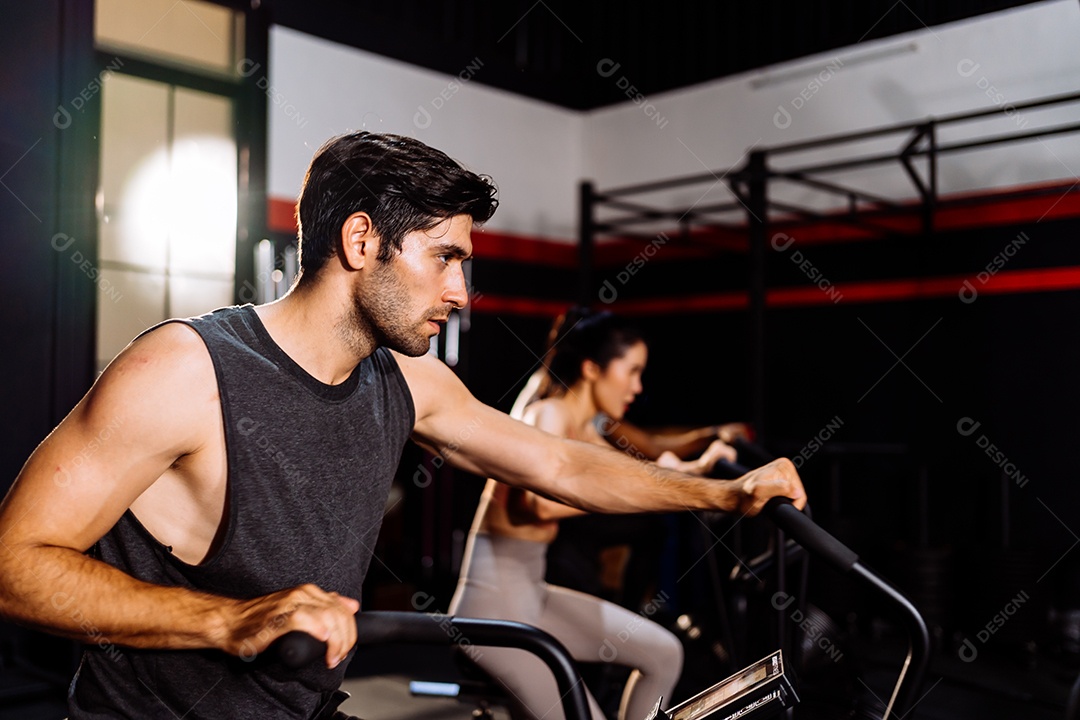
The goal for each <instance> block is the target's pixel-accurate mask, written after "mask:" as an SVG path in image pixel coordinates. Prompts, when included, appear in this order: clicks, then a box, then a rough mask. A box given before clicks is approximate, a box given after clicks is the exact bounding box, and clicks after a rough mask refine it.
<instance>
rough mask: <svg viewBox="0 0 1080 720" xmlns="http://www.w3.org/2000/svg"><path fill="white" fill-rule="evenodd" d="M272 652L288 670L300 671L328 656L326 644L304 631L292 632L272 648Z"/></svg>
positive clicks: (280, 638) (282, 637) (286, 634)
mask: <svg viewBox="0 0 1080 720" xmlns="http://www.w3.org/2000/svg"><path fill="white" fill-rule="evenodd" d="M270 650H271V652H273V653H274V654H276V656H277V659H278V660H279V661H280V662H281V664H282V665H284V666H285V667H287V668H291V669H293V670H299V669H300V668H303V667H306V666H307V665H310V664H311V663H313V662H315V661H316V660H317V659H319V658H321V657H323V656H325V655H326V643H324V642H323V641H322V640H318V639H316V638H315V637H314V636H312V635H308V634H307V633H306V632H304V631H303V630H291V631H289V632H287V633H285V634H284V635H282V636H281V637H279V638H278V639H277V640H275V641H274V643H273V645H271V646H270Z"/></svg>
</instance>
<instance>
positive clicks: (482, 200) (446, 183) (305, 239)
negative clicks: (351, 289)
mask: <svg viewBox="0 0 1080 720" xmlns="http://www.w3.org/2000/svg"><path fill="white" fill-rule="evenodd" d="M495 193H496V188H495V185H494V183H493V182H492V181H491V178H489V177H486V176H482V175H477V174H476V173H473V172H470V171H468V170H466V169H464V168H463V167H461V165H459V164H458V163H457V162H455V161H454V160H452V159H451V158H450V157H448V156H447V155H446V154H445V153H443V152H442V151H440V150H436V149H435V148H432V147H429V146H427V145H425V144H424V143H422V142H420V141H419V140H414V139H413V138H409V137H404V136H402V135H390V134H385V133H383V134H380V133H371V132H366V131H364V132H357V133H350V134H348V135H340V136H338V137H335V138H332V139H330V140H329V141H327V142H326V144H324V145H323V146H322V147H321V148H320V149H319V151H318V152H317V153H315V157H314V158H313V159H312V161H311V165H310V166H309V167H308V171H307V175H305V177H304V186H303V189H302V190H301V191H300V199H299V200H298V202H297V219H298V221H299V222H298V225H299V227H300V268H301V271H302V274H303V275H313V274H314V273H315V272H316V271H318V270H319V268H321V267H322V266H323V265H324V264H325V263H326V261H327V260H329V259H330V258H332V257H334V255H335V254H336V253H337V250H338V246H339V244H340V233H341V226H342V225H343V224H344V223H345V220H346V219H347V218H348V217H349V216H350V215H352V214H353V213H356V212H360V211H363V212H366V213H367V214H368V215H370V216H371V222H372V225H373V227H374V229H375V232H377V233H378V234H379V238H380V240H381V242H380V244H379V255H378V259H379V260H380V261H383V262H386V261H388V260H390V259H391V258H392V257H393V256H394V255H395V254H396V253H399V252H401V242H402V240H403V239H404V237H405V235H407V234H408V233H410V232H413V231H416V230H428V229H430V228H433V227H435V226H436V225H438V224H439V223H440V222H442V221H443V220H445V219H446V218H448V217H451V216H453V215H470V216H472V219H473V221H474V222H476V223H482V222H484V221H485V220H487V219H488V218H490V217H491V216H492V214H493V213H494V212H495V208H496V207H497V206H498V204H499V201H498V200H497V199H496V198H495Z"/></svg>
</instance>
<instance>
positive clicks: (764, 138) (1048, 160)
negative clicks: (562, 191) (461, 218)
mask: <svg viewBox="0 0 1080 720" xmlns="http://www.w3.org/2000/svg"><path fill="white" fill-rule="evenodd" d="M890 12H908V11H907V10H906V9H905V6H904V4H903V3H898V4H897V5H895V6H894V7H893V9H892V10H891V11H890ZM1078 48H1080V5H1078V4H1077V3H1076V0H1055V1H1052V2H1044V3H1037V4H1033V5H1027V6H1024V7H1022V8H1018V9H1014V10H1009V11H1004V12H1000V13H995V14H992V15H987V16H983V17H981V18H977V19H975V20H971V21H964V22H959V23H952V24H949V25H946V26H939V27H936V28H933V29H924V30H921V31H918V32H913V33H908V34H905V35H902V36H897V37H893V38H888V39H885V40H880V41H874V42H865V43H861V44H858V45H855V46H853V47H850V48H846V49H843V50H839V51H835V52H830V53H827V54H823V55H818V56H815V57H811V58H804V59H802V60H799V61H796V62H791V63H786V64H784V65H781V66H775V67H773V68H767V69H765V70H761V71H756V72H752V73H746V74H743V75H740V76H736V77H732V78H728V79H725V80H721V81H716V82H710V83H706V84H703V85H699V86H695V87H693V88H688V89H683V90H679V91H673V92H669V93H665V94H661V95H656V96H653V97H649V98H646V99H645V100H644V101H641V100H639V101H638V103H637V104H635V103H627V104H623V105H621V106H618V107H613V108H608V109H602V110H598V111H594V112H592V113H590V114H589V116H588V120H587V122H586V123H585V126H584V143H583V146H584V148H585V153H586V156H585V168H586V172H587V174H588V175H589V176H590V177H591V179H593V180H594V181H595V182H596V183H597V185H598V186H599V187H600V188H604V187H614V186H617V185H625V184H631V183H637V182H644V181H648V180H655V179H660V178H666V177H673V176H682V175H686V174H690V173H700V172H706V171H708V170H719V169H724V168H728V167H733V166H736V165H738V164H740V163H741V162H742V161H743V157H744V154H745V152H746V150H747V149H748V148H750V147H752V146H758V147H770V146H776V145H782V144H788V143H792V142H796V141H799V140H804V139H809V138H816V137H822V136H825V135H833V134H839V133H845V132H851V131H854V130H861V129H866V128H873V127H878V126H883V125H891V124H897V123H903V122H909V121H918V120H921V119H924V118H926V117H928V116H941V115H946V114H950V113H957V112H960V111H969V110H976V109H984V108H985V109H989V108H994V107H999V108H1002V109H1009V110H1011V105H1012V104H1016V103H1020V102H1022V101H1024V100H1028V99H1032V98H1038V97H1043V96H1048V95H1053V94H1060V93H1067V92H1076V91H1077V90H1078V89H1080V82H1078V80H1080V49H1078ZM611 60H612V61H614V62H617V61H618V58H611ZM599 70H602V71H603V72H604V74H607V73H610V71H611V67H610V63H609V64H606V65H604V66H603V67H600V68H599ZM609 79H610V81H611V82H612V83H613V84H619V86H620V87H626V86H627V85H629V84H632V83H633V80H634V78H632V77H625V76H624V75H623V74H622V73H621V72H619V71H616V72H614V73H613V74H611V75H610V78H609ZM1006 106H1008V107H1006ZM781 108H783V110H782V111H781ZM785 112H786V116H785V114H784V113H785ZM658 119H662V120H658ZM1078 119H1080V105H1072V106H1071V107H1070V108H1069V109H1068V110H1058V111H1055V112H1054V113H1049V112H1039V113H1036V112H1035V111H1024V112H1021V113H1019V114H1011V115H1010V116H1006V115H1005V113H1004V112H1002V113H999V114H997V115H996V119H995V121H994V122H984V123H982V124H980V125H977V126H976V125H969V126H967V127H964V128H963V129H962V130H961V131H960V132H961V133H963V135H964V136H970V135H972V134H975V133H994V134H998V133H1005V132H1011V131H1016V130H1017V129H1018V128H1019V127H1021V126H1023V127H1024V128H1025V129H1034V128H1036V127H1039V126H1041V125H1043V124H1047V123H1049V122H1051V121H1052V123H1053V124H1058V123H1061V122H1069V121H1071V122H1076V121H1077V120H1078ZM950 138H957V135H956V132H955V131H951V132H948V133H943V134H942V135H941V140H942V141H947V140H949V139H950ZM899 147H900V141H899V138H898V137H893V138H891V139H890V140H889V141H888V142H887V143H884V144H881V143H877V144H864V145H862V146H860V147H859V148H857V150H858V151H859V152H865V151H869V150H881V151H889V150H894V149H898V148H899ZM833 152H835V151H833ZM796 159H797V160H798V161H799V164H803V163H804V162H809V161H811V160H813V161H815V162H817V161H823V160H828V159H829V157H828V156H822V155H821V154H817V155H810V154H804V155H801V156H799V157H798V158H795V157H792V158H791V160H796ZM787 162H790V161H787ZM776 166H779V167H782V166H783V165H782V164H781V162H780V160H779V159H778V160H777V164H776ZM939 170H940V176H939V177H940V182H941V185H940V190H941V191H942V192H946V193H947V192H956V191H961V190H968V189H975V188H986V187H990V186H999V185H1012V184H1018V183H1024V182H1033V181H1042V180H1047V179H1051V178H1073V177H1076V176H1078V174H1080V138H1078V136H1077V135H1072V136H1065V138H1063V139H1057V140H1046V141H1042V142H1040V141H1035V142H1031V143H1024V144H1022V145H1015V146H1012V147H1009V148H1001V147H999V148H996V149H994V150H989V151H979V152H972V153H962V154H961V153H958V154H956V155H952V156H950V157H947V158H944V159H943V161H942V163H941V165H940V168H939ZM849 177H850V180H851V181H853V182H856V183H857V184H858V185H860V186H861V187H863V188H864V189H874V190H878V191H880V192H885V193H893V194H895V193H897V192H900V193H904V194H906V195H908V196H911V197H914V189H913V188H912V186H911V185H910V183H909V182H908V181H907V180H906V176H905V175H904V173H903V172H902V171H901V170H900V168H899V166H894V168H893V169H891V170H889V171H886V172H880V171H878V172H862V173H859V174H858V175H856V176H849ZM835 179H840V176H836V178H835ZM707 188H708V185H707V184H706V185H702V186H700V187H694V188H692V189H684V190H681V191H678V192H669V193H664V194H662V195H657V196H656V199H657V200H660V199H662V200H663V201H666V202H680V203H685V204H691V203H694V202H695V201H699V200H700V202H701V203H707V202H718V201H720V200H722V199H724V198H727V199H730V195H728V194H727V193H726V192H725V191H723V190H722V188H721V187H717V188H713V191H712V192H711V193H710V194H709V195H707V196H706V197H705V198H704V199H701V198H702V193H703V192H705V191H706V190H707ZM777 190H778V194H780V192H781V191H780V188H779V187H778V188H777ZM784 194H785V195H786V196H787V197H790V198H796V197H798V198H800V199H803V200H807V201H811V199H813V200H817V199H819V198H815V197H813V196H814V195H816V193H793V192H790V191H788V192H786V193H784Z"/></svg>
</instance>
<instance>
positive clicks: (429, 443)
mask: <svg viewBox="0 0 1080 720" xmlns="http://www.w3.org/2000/svg"><path fill="white" fill-rule="evenodd" d="M494 195H495V189H494V186H493V184H492V183H491V182H490V180H488V179H486V178H484V177H481V176H478V175H476V174H474V173H472V172H470V171H468V170H466V169H464V168H462V167H461V166H460V165H459V164H458V163H456V162H455V161H453V160H451V159H450V158H449V157H447V156H446V155H445V154H443V153H441V152H439V151H438V150H435V149H433V148H430V147H428V146H426V145H424V144H423V143H420V142H418V141H416V140H413V139H410V138H405V137H401V136H395V135H386V134H373V133H367V132H361V133H353V134H348V135H344V136H341V137H338V138H334V139H333V140H331V141H330V142H328V143H327V144H326V145H324V146H323V148H321V149H320V150H319V151H318V153H317V154H316V155H315V157H314V159H313V160H312V163H311V166H310V168H309V170H308V173H307V176H306V177H305V180H304V187H303V190H302V192H301V197H300V200H299V203H298V213H299V220H300V228H301V232H300V249H301V276H300V278H299V280H298V281H297V283H296V284H295V285H294V286H293V288H292V289H291V290H290V292H289V293H288V294H287V295H286V296H285V297H284V298H282V299H281V300H278V301H276V302H274V303H270V304H267V305H261V306H258V307H252V306H244V307H232V308H223V309H221V310H218V311H215V312H213V313H210V314H208V315H204V316H202V317H198V318H190V319H185V320H177V321H170V322H167V323H164V324H162V325H159V326H157V327H155V328H152V329H151V330H148V331H147V332H145V333H143V334H142V335H140V336H139V337H138V338H136V339H135V341H133V342H132V343H131V345H129V346H128V347H127V348H126V349H125V350H124V351H123V352H121V353H120V355H119V356H117V357H116V359H114V360H113V362H112V363H111V364H110V365H109V367H108V368H107V369H106V370H105V371H104V372H103V373H102V374H101V376H100V377H99V378H98V380H97V382H95V384H94V386H93V387H92V388H91V389H90V390H89V392H88V393H87V394H86V396H85V397H84V398H83V399H82V400H81V401H80V402H79V404H78V405H77V406H76V407H75V408H74V409H73V410H72V411H71V413H70V414H69V415H68V417H66V418H65V419H64V421H63V422H62V423H61V424H60V425H59V426H58V427H57V428H56V429H55V430H54V431H53V432H52V433H51V434H50V435H49V436H48V437H47V438H46V439H45V440H44V441H43V442H42V444H41V445H40V446H39V447H38V448H37V449H36V450H35V451H34V453H33V454H32V455H31V457H30V459H29V460H28V461H27V463H26V465H25V466H24V468H23V470H22V472H21V473H20V475H19V477H18V479H17V480H16V482H15V484H14V485H13V486H12V489H11V491H10V492H9V493H8V496H7V497H6V498H5V499H4V502H3V505H2V506H0V538H3V552H0V615H2V616H4V617H6V618H8V619H11V620H14V621H16V622H21V623H24V624H27V625H31V626H34V627H37V628H41V629H45V630H48V631H50V632H54V633H56V634H59V635H63V636H66V637H70V638H74V639H77V640H81V641H83V642H84V643H85V644H86V645H87V650H86V652H85V654H84V656H83V661H82V663H81V665H80V669H79V672H78V675H77V677H76V678H75V680H74V681H73V683H72V686H71V691H70V702H69V708H70V713H71V718H72V720H77V719H82V718H95V719H97V718H121V717H122V718H150V717H172V716H176V717H184V718H188V719H191V720H197V719H199V718H208V719H211V718H213V719H217V718H225V717H228V718H238V719H241V720H244V719H247V718H252V719H254V718H271V717H273V718H297V719H304V720H307V719H309V718H331V717H335V709H336V706H337V702H338V701H339V698H340V694H339V693H338V692H337V688H338V686H339V684H340V682H341V679H342V677H343V674H344V667H345V662H344V661H345V660H346V659H347V658H348V657H349V656H350V654H351V652H352V648H353V646H354V644H355V642H356V625H355V619H354V617H353V616H354V615H355V613H356V612H357V611H358V609H359V603H358V602H357V600H356V598H357V597H359V595H360V589H361V585H362V583H363V580H364V575H365V573H366V571H367V567H368V563H369V561H370V559H371V547H372V546H373V545H374V541H375V538H376V536H377V534H378V530H379V524H380V520H381V509H382V508H383V506H384V502H385V499H386V496H387V493H388V490H389V486H390V482H391V480H392V478H393V476H394V472H395V469H396V467H397V464H398V461H399V459H400V457H401V452H402V448H403V446H404V444H405V442H406V441H407V440H408V439H409V438H412V439H413V440H415V441H416V442H418V443H420V444H421V445H423V446H424V447H426V448H428V449H430V450H432V451H433V452H436V453H439V454H440V455H441V456H442V457H443V458H444V459H445V460H446V461H447V462H449V463H451V464H452V465H454V466H456V467H459V468H462V469H465V470H467V471H469V472H473V473H476V474H478V475H481V476H489V477H495V478H497V479H499V480H501V481H503V482H506V483H509V484H512V485H517V486H521V487H525V488H528V489H531V490H535V491H538V492H541V493H543V494H545V495H547V496H549V497H552V498H555V499H557V500H561V501H563V502H566V503H568V504H571V505H574V506H577V507H580V508H583V509H585V510H590V511H602V512H642V511H677V510H693V509H719V510H732V511H739V512H744V513H747V514H753V513H756V512H757V511H758V510H760V508H761V506H762V505H763V504H764V503H765V501H766V500H767V499H768V498H770V497H772V496H775V495H783V496H788V497H791V498H794V499H795V501H796V505H798V506H800V507H801V506H802V505H803V504H804V503H805V495H804V491H803V488H802V484H801V482H800V480H799V477H798V474H797V473H796V472H795V469H794V466H793V465H792V464H791V463H790V462H788V461H787V460H780V461H776V462H774V463H772V464H770V465H767V466H765V467H763V468H759V469H757V470H754V471H753V472H751V473H750V474H748V475H747V476H745V477H743V478H740V479H738V480H733V481H730V482H720V481H715V480H703V479H700V478H693V477H690V476H686V475H682V474H680V473H677V472H673V471H668V470H663V469H660V468H658V467H656V466H651V465H647V464H644V463H639V462H637V461H635V460H633V459H632V458H629V457H628V456H626V455H624V454H623V453H617V452H610V451H607V450H605V449H603V448H598V447H595V446H591V445H586V444H582V443H572V442H569V441H564V440H560V439H557V438H555V437H553V436H551V435H547V434H545V433H542V432H540V431H539V430H536V429H534V428H532V427H529V426H527V425H524V424H522V423H520V422H518V421H516V420H512V419H510V418H509V417H508V416H506V415H504V414H502V413H500V412H498V411H496V410H494V409H492V408H490V407H487V406H485V405H483V404H481V403H480V402H478V401H477V400H476V399H475V398H474V397H472V395H471V394H470V393H469V392H468V390H467V389H466V388H465V387H464V386H463V385H462V384H461V382H460V381H459V380H458V379H457V377H456V376H455V375H454V374H453V372H451V371H450V370H449V368H447V367H446V366H445V365H443V364H442V363H441V362H440V361H439V360H438V359H437V358H435V357H433V356H431V355H427V354H426V353H427V350H428V347H429V343H430V339H431V337H432V336H434V335H435V334H437V333H438V332H439V327H440V323H442V322H444V321H445V320H446V319H447V317H448V316H449V314H450V312H451V311H452V310H454V309H455V308H461V307H463V306H464V305H465V304H466V302H467V301H468V294H467V290H466V286H465V280H464V275H463V273H462V262H463V261H464V260H466V259H467V258H468V257H469V256H470V255H471V253H472V240H471V235H470V233H471V231H472V228H473V225H474V224H475V223H482V222H484V221H486V220H487V219H488V218H490V216H491V214H492V213H493V212H494V210H495V207H496V204H497V201H496V200H495V197H494ZM463 427H468V428H473V429H475V430H474V431H470V432H469V433H462V432H461V428H463ZM292 630H301V631H304V632H307V633H310V634H311V635H314V636H315V637H317V638H319V639H320V640H323V641H325V643H326V647H327V650H326V656H325V658H324V660H325V662H324V663H321V664H320V665H319V667H314V668H310V669H308V670H305V671H301V672H296V671H288V670H286V669H285V668H284V667H282V666H280V665H277V664H275V663H273V662H266V661H264V659H263V658H261V657H260V653H262V651H263V650H265V649H266V648H267V647H268V646H269V645H270V644H271V643H272V642H273V641H274V640H276V639H277V638H278V637H280V636H281V635H283V634H285V633H286V632H289V631H292Z"/></svg>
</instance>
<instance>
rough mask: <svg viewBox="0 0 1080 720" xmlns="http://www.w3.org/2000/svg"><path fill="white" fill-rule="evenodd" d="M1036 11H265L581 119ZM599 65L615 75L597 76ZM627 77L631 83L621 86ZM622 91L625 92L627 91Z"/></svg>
mask: <svg viewBox="0 0 1080 720" xmlns="http://www.w3.org/2000/svg"><path fill="white" fill-rule="evenodd" d="M1031 2H1033V0H802V1H801V2H798V1H794V2H786V1H784V0H757V1H756V2H721V1H714V2H706V1H697V2H693V1H690V0H666V1H665V0H661V1H660V2H655V1H654V2H648V3H622V2H615V1H614V0H597V1H595V2H589V1H588V0H585V1H578V2H575V1H574V0H452V1H447V2H431V1H430V0H387V1H384V2H347V1H346V0H306V1H303V2H301V1H300V0H264V2H263V7H264V8H265V9H266V10H267V11H268V13H269V16H270V20H271V22H274V23H278V24H281V25H285V26H287V27H291V28H294V29H297V30H301V31H303V32H306V33H309V34H312V35H317V36H320V37H324V38H326V39H329V40H333V41H335V42H339V43H344V44H347V45H352V46H355V47H357V48H361V49H363V50H368V51H370V52H374V53H377V54H380V55H385V56H388V57H392V58H396V59H399V60H403V61H405V62H408V63H412V64H415V65H420V66H422V67H427V68H431V69H433V70H438V71H441V72H445V73H448V74H452V75H457V74H459V73H462V72H463V71H466V69H467V68H470V67H471V68H472V71H467V72H469V74H471V75H472V79H473V80H475V81H476V82H480V83H483V84H486V85H490V86H493V87H498V88H502V89H504V90H509V91H511V92H515V93H519V94H522V95H526V96H529V97H533V98H537V99H540V100H546V101H548V102H552V103H555V104H557V105H562V106H564V107H568V108H574V109H582V110H584V109H591V108H597V107H601V106H604V105H610V104H613V103H618V102H620V101H622V102H625V101H626V99H627V95H626V87H625V86H626V85H627V84H631V83H632V84H633V85H634V87H636V88H637V90H638V91H639V92H641V93H642V94H644V95H651V94H653V93H658V92H662V91H665V90H672V89H674V88H679V87H685V86H687V85H692V84H695V83H699V82H703V81H706V80H712V79H716V78H721V77H725V76H728V75H733V74H736V73H740V72H744V71H747V70H753V69H756V68H762V67H766V66H768V65H772V64H775V63H779V62H783V61H786V60H792V59H795V58H800V57H805V56H807V55H811V54H814V53H819V52H827V51H829V50H834V49H837V48H842V47H846V46H849V45H854V44H856V43H859V42H864V41H867V40H873V39H876V38H883V37H888V36H891V35H896V34H898V33H903V32H908V31H912V30H920V29H922V28H924V27H932V26H935V25H940V24H942V23H947V22H952V21H955V20H961V19H964V18H970V17H974V16H976V15H982V14H985V13H990V12H994V11H997V10H1003V9H1006V8H1010V7H1015V6H1019V5H1027V4H1029V3H1031ZM601 61H606V62H605V64H604V66H603V69H604V70H605V71H609V70H611V69H612V68H613V66H614V64H615V63H618V65H619V67H618V68H617V69H616V70H615V72H614V73H611V72H609V73H608V75H607V76H603V75H602V74H601V73H600V72H598V71H597V67H598V65H599V64H600V63H601ZM621 78H625V79H626V80H625V81H623V82H619V81H620V79H621ZM620 85H621V86H622V87H620Z"/></svg>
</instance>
